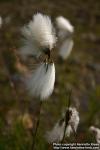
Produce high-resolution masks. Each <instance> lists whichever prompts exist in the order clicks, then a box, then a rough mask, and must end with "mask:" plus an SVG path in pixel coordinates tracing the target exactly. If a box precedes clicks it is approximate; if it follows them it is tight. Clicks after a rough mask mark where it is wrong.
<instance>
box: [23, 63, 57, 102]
mask: <svg viewBox="0 0 100 150" xmlns="http://www.w3.org/2000/svg"><path fill="white" fill-rule="evenodd" d="M25 83H26V87H27V89H28V91H29V93H30V95H31V96H34V97H40V99H41V100H45V99H47V98H48V97H49V96H50V95H51V94H52V92H53V89H54V83H55V66H54V63H51V64H45V63H42V64H41V65H40V66H39V67H38V68H36V70H34V72H33V73H31V74H30V76H28V77H27V78H26V79H25Z"/></svg>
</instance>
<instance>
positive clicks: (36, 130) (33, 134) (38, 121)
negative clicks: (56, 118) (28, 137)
mask: <svg viewBox="0 0 100 150" xmlns="http://www.w3.org/2000/svg"><path fill="white" fill-rule="evenodd" d="M41 108H42V101H40V108H39V114H38V120H37V123H36V129H35V133H33V132H32V137H33V141H32V146H31V150H34V147H35V142H36V135H37V132H38V128H39V124H40V117H41Z"/></svg>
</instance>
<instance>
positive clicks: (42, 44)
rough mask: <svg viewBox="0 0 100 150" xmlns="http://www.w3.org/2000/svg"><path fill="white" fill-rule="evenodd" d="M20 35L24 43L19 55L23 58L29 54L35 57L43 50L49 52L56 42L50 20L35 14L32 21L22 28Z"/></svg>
mask: <svg viewBox="0 0 100 150" xmlns="http://www.w3.org/2000/svg"><path fill="white" fill-rule="evenodd" d="M22 35H23V36H24V40H23V41H24V42H23V46H22V47H21V49H20V51H19V53H20V54H21V56H22V57H24V58H25V57H26V56H27V55H30V54H31V55H35V56H37V55H39V54H41V53H42V52H43V51H44V50H45V48H49V49H50V50H51V49H52V48H53V47H54V45H55V42H56V37H55V31H54V28H53V25H52V23H51V19H50V18H49V17H48V16H46V15H42V14H40V13H37V14H35V15H34V16H33V20H32V21H30V22H29V24H28V25H26V26H24V27H23V28H22Z"/></svg>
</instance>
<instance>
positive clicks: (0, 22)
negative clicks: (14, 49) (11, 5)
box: [0, 16, 3, 28]
mask: <svg viewBox="0 0 100 150" xmlns="http://www.w3.org/2000/svg"><path fill="white" fill-rule="evenodd" d="M2 24H3V20H2V17H1V16H0V28H1V27H2Z"/></svg>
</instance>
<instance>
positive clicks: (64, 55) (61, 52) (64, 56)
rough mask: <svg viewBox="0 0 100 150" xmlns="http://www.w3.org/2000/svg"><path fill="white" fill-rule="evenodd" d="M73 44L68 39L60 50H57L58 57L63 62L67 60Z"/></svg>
mask: <svg viewBox="0 0 100 150" xmlns="http://www.w3.org/2000/svg"><path fill="white" fill-rule="evenodd" d="M73 45H74V42H73V40H72V39H70V38H68V39H67V40H65V41H64V42H63V43H62V45H61V47H60V49H59V56H60V57H61V58H62V59H63V60H65V59H67V58H68V56H69V55H70V53H71V51H72V48H73Z"/></svg>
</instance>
